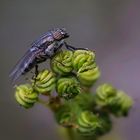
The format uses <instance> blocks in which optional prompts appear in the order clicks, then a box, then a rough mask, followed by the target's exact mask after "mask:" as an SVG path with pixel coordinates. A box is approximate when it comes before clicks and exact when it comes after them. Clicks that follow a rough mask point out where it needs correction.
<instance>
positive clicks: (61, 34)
mask: <svg viewBox="0 0 140 140" xmlns="http://www.w3.org/2000/svg"><path fill="white" fill-rule="evenodd" d="M52 35H53V38H54V40H56V41H61V40H63V39H65V38H68V37H69V34H68V33H67V32H66V29H65V28H56V29H54V30H53V31H52Z"/></svg>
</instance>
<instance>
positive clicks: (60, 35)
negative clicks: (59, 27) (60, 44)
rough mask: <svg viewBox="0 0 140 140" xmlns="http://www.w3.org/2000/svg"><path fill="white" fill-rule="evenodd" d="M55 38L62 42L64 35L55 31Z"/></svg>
mask: <svg viewBox="0 0 140 140" xmlns="http://www.w3.org/2000/svg"><path fill="white" fill-rule="evenodd" d="M53 36H54V38H55V39H56V40H61V39H62V38H63V36H64V35H63V34H61V32H58V31H55V32H54V33H53Z"/></svg>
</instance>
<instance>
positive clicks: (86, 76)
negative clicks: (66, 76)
mask: <svg viewBox="0 0 140 140" xmlns="http://www.w3.org/2000/svg"><path fill="white" fill-rule="evenodd" d="M90 66H93V65H90ZM88 67H89V66H87V67H86V66H85V67H84V68H85V69H86V70H85V71H81V69H79V71H78V72H77V77H78V79H79V81H80V82H81V84H82V85H84V86H92V85H93V84H94V83H95V81H96V80H97V79H98V78H99V77H100V71H99V68H98V67H93V68H92V69H90V68H89V70H88ZM82 68H83V67H82Z"/></svg>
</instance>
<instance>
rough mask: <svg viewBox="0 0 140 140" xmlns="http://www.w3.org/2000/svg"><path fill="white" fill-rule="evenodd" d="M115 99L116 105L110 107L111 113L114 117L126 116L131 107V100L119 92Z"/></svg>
mask: <svg viewBox="0 0 140 140" xmlns="http://www.w3.org/2000/svg"><path fill="white" fill-rule="evenodd" d="M115 99H116V104H114V105H113V106H110V109H111V111H112V113H113V114H114V115H116V116H127V115H128V111H129V110H130V108H131V107H132V105H133V101H132V99H131V98H130V97H129V96H128V95H127V94H126V93H124V92H123V91H120V90H119V91H118V92H117V95H116V97H115ZM115 99H114V100H115Z"/></svg>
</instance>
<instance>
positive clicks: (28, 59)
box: [9, 49, 39, 82]
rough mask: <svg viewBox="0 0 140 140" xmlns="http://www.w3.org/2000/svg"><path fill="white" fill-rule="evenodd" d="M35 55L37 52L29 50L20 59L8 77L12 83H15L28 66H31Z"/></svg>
mask: <svg viewBox="0 0 140 140" xmlns="http://www.w3.org/2000/svg"><path fill="white" fill-rule="evenodd" d="M37 53H39V50H32V49H30V50H28V51H27V52H26V53H25V55H24V56H23V57H22V58H21V59H20V61H19V62H18V63H17V64H16V66H15V67H14V69H13V70H12V72H11V73H10V75H9V76H10V77H11V78H12V81H13V82H15V81H16V80H17V79H18V77H19V76H20V75H22V74H23V73H24V72H25V69H27V68H28V67H29V65H30V64H33V62H34V61H35V57H36V54H37Z"/></svg>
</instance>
